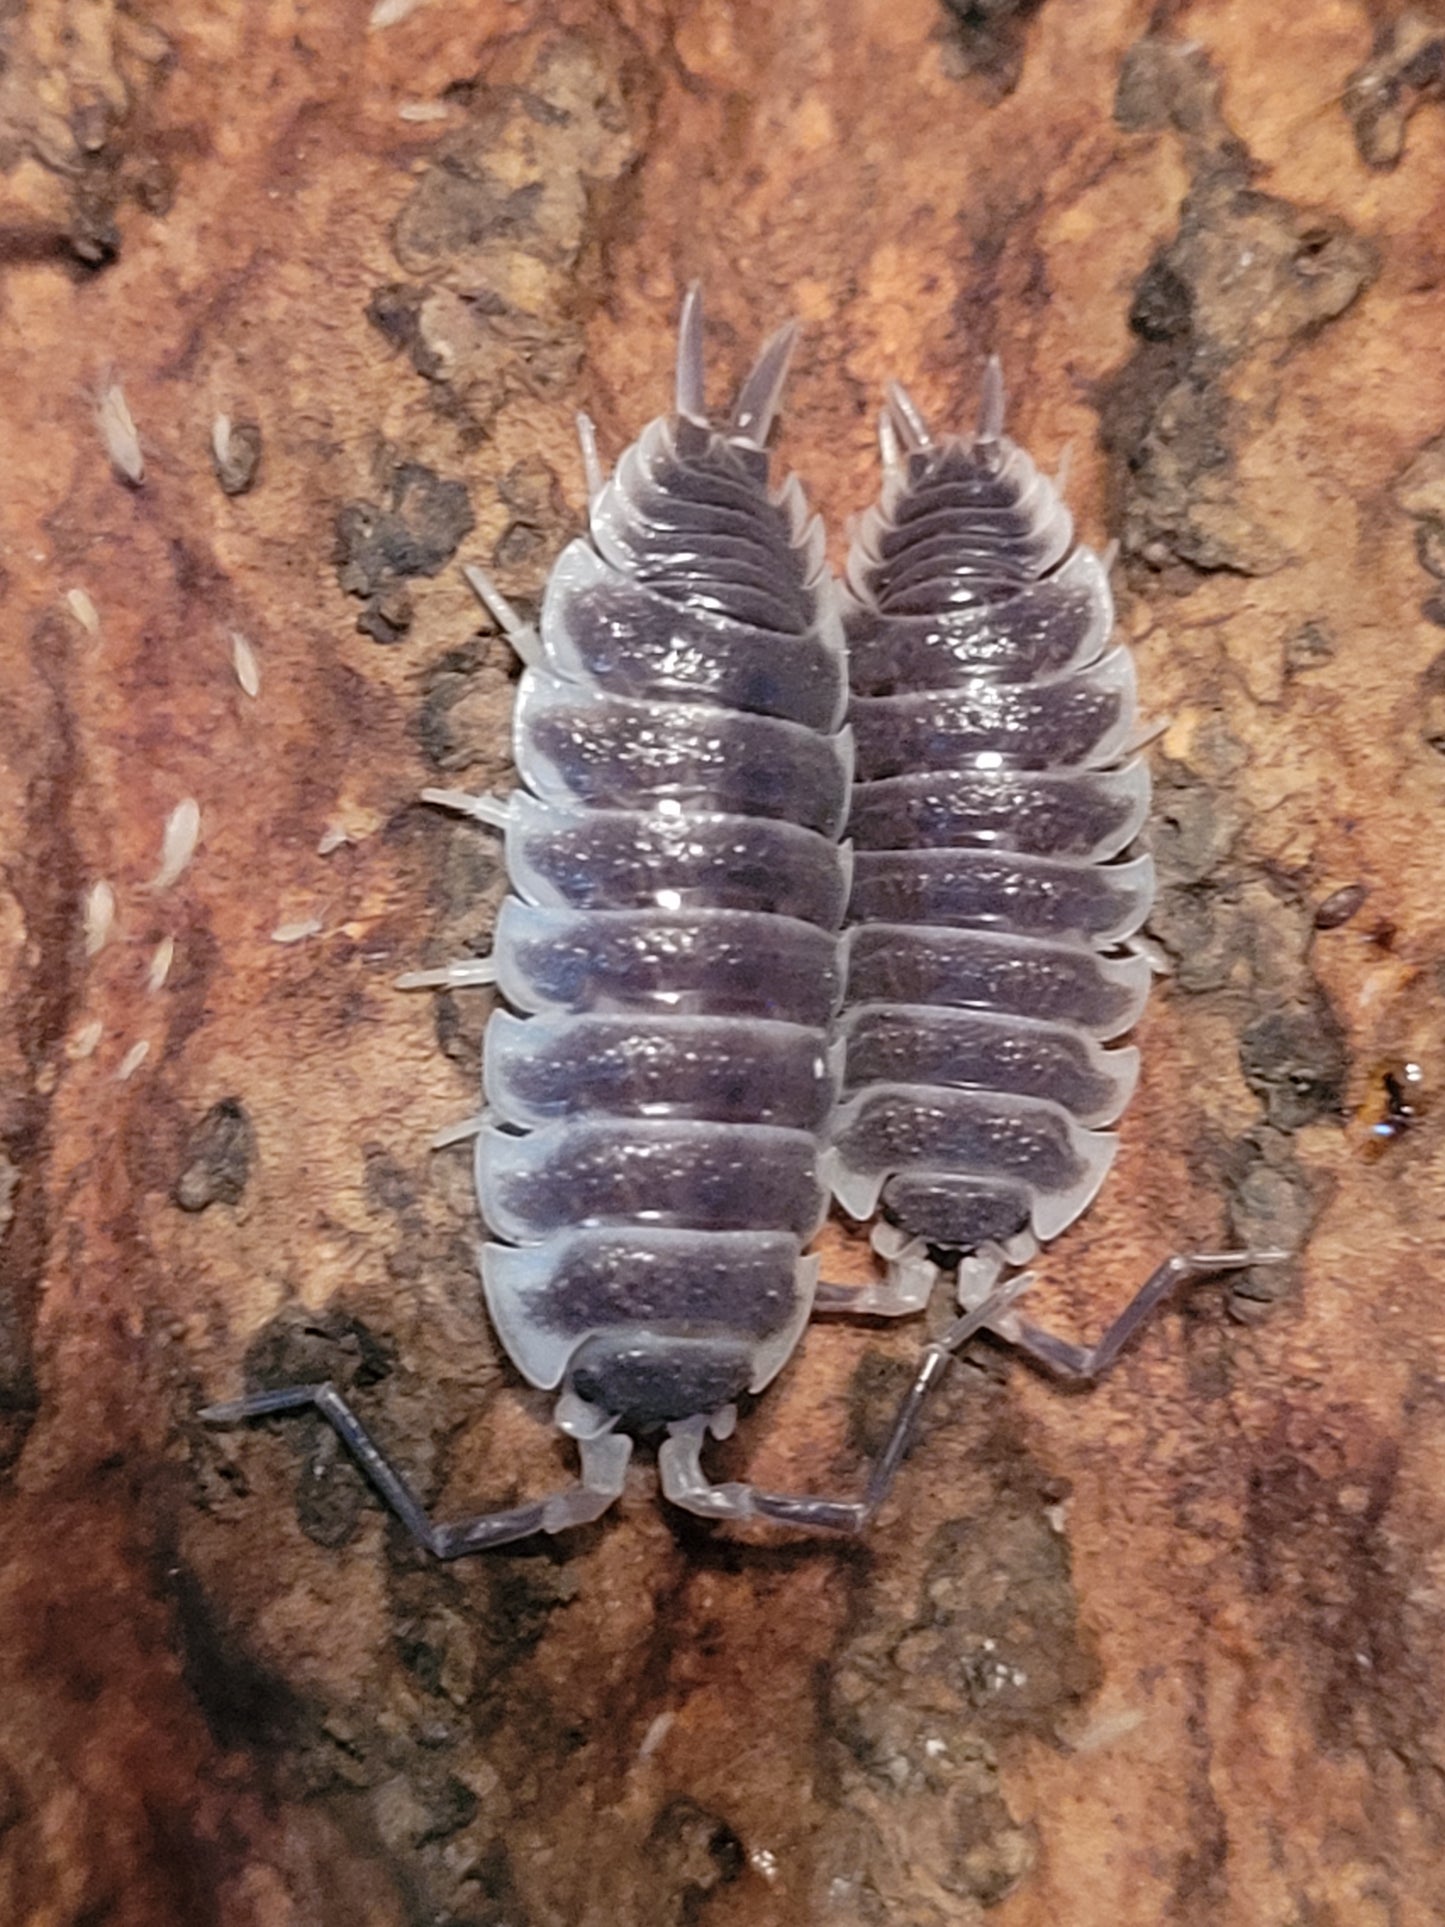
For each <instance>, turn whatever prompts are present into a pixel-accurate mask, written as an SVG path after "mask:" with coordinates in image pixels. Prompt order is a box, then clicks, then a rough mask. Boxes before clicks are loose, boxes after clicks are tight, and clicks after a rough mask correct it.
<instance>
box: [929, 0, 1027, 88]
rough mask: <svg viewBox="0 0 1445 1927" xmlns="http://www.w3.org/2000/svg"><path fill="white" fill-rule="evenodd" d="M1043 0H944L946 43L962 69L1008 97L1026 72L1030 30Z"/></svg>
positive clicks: (987, 86) (986, 86) (964, 72)
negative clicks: (1025, 65)
mask: <svg viewBox="0 0 1445 1927" xmlns="http://www.w3.org/2000/svg"><path fill="white" fill-rule="evenodd" d="M1043 4H1044V0H943V11H944V14H945V16H946V20H947V24H946V27H945V32H946V34H947V46H948V48H949V50H950V51H951V53H952V55H953V58H954V61H955V62H956V64H957V66H958V68H959V70H960V72H961V73H963V74H966V75H969V76H971V77H975V78H977V79H978V80H980V81H982V82H983V84H984V86H985V88H986V90H987V92H988V96H989V98H990V101H992V102H997V101H1000V100H1003V99H1005V98H1006V97H1007V96H1008V95H1009V94H1011V93H1012V92H1013V91H1014V89H1015V88H1016V87H1017V86H1018V84H1019V80H1020V78H1021V76H1022V74H1023V67H1024V55H1025V53H1026V52H1027V49H1028V33H1029V27H1030V25H1031V24H1032V22H1033V20H1034V17H1035V15H1036V14H1038V13H1039V11H1040V10H1041V8H1042V7H1043Z"/></svg>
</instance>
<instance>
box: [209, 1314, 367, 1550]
mask: <svg viewBox="0 0 1445 1927" xmlns="http://www.w3.org/2000/svg"><path fill="white" fill-rule="evenodd" d="M394 1363H395V1360H394V1357H393V1354H392V1352H391V1348H390V1347H389V1346H388V1345H386V1344H385V1343H383V1342H382V1341H381V1340H380V1339H378V1338H377V1337H376V1336H375V1335H374V1334H373V1333H372V1332H371V1331H370V1329H369V1328H368V1327H367V1326H366V1325H364V1324H363V1323H362V1322H361V1320H360V1319H359V1318H349V1317H347V1316H346V1315H345V1314H344V1313H340V1312H324V1313H321V1314H319V1315H318V1314H316V1313H314V1312H307V1311H302V1310H299V1309H297V1308H288V1309H287V1310H285V1311H283V1312H281V1313H279V1314H278V1316H277V1317H275V1318H273V1319H272V1321H271V1323H270V1324H269V1325H267V1326H266V1327H265V1329H264V1330H263V1331H262V1332H261V1333H260V1334H259V1335H258V1336H257V1337H256V1339H255V1340H254V1341H253V1342H252V1344H251V1345H250V1347H249V1348H248V1350H247V1353H246V1367H245V1382H246V1387H247V1390H248V1391H270V1390H272V1389H279V1388H280V1387H281V1386H283V1385H319V1384H321V1383H323V1382H325V1381H329V1382H330V1383H332V1384H334V1385H335V1386H337V1388H338V1389H339V1390H340V1391H341V1392H343V1393H344V1394H347V1395H349V1394H350V1393H351V1392H352V1391H353V1390H354V1389H356V1388H357V1387H361V1388H362V1389H365V1388H366V1387H368V1386H371V1385H375V1384H377V1383H379V1382H380V1381H381V1380H382V1379H384V1378H386V1377H387V1376H388V1375H389V1374H390V1372H391V1371H392V1370H393V1368H394ZM271 1423H273V1424H274V1425H275V1426H277V1427H278V1428H279V1429H280V1434H281V1436H282V1437H283V1438H285V1439H287V1440H288V1441H289V1442H290V1445H291V1450H292V1451H293V1452H296V1453H298V1454H299V1455H300V1458H301V1467H300V1471H299V1473H298V1475H297V1482H296V1513H297V1518H298V1520H299V1523H300V1526H301V1530H302V1531H303V1532H304V1533H305V1534H306V1536H307V1538H308V1539H310V1540H312V1541H313V1542H314V1543H315V1544H316V1545H319V1546H327V1547H331V1548H334V1547H337V1546H342V1545H346V1544H347V1543H348V1542H349V1541H350V1540H351V1539H352V1538H354V1537H355V1534H356V1531H357V1528H358V1526H359V1523H360V1519H361V1514H362V1512H363V1510H364V1508H365V1506H366V1501H367V1494H368V1490H369V1488H368V1487H367V1485H366V1482H365V1480H364V1478H363V1477H362V1474H361V1472H360V1471H359V1470H358V1469H357V1467H356V1466H355V1465H354V1464H353V1463H352V1461H351V1459H350V1457H349V1456H348V1454H347V1453H346V1452H345V1450H344V1449H343V1447H342V1445H341V1441H340V1440H339V1439H338V1438H337V1436H336V1434H335V1432H333V1431H332V1429H331V1427H330V1426H329V1425H328V1424H327V1423H326V1421H325V1420H324V1419H323V1418H321V1417H320V1416H319V1415H318V1414H317V1413H315V1412H312V1411H299V1412H295V1413H286V1414H284V1415H283V1416H281V1417H279V1418H277V1419H275V1420H273V1421H271Z"/></svg>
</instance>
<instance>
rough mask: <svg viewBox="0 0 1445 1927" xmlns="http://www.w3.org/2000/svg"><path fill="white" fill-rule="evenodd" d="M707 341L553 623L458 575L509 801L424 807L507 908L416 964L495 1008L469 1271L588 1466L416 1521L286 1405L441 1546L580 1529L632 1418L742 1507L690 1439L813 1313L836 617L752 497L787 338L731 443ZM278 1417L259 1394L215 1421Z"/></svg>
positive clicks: (759, 376)
mask: <svg viewBox="0 0 1445 1927" xmlns="http://www.w3.org/2000/svg"><path fill="white" fill-rule="evenodd" d="M701 325H702V323H701V308H700V303H699V300H698V298H697V295H696V293H695V292H694V293H693V294H692V295H690V296H689V298H688V300H687V302H686V304H685V306H684V311H683V319H682V326H681V339H680V344H679V355H678V378H677V406H676V411H675V413H674V414H673V415H672V416H671V417H670V418H667V419H662V420H657V421H654V422H653V423H652V424H651V425H650V426H649V427H648V428H646V429H645V430H644V431H643V433H642V434H641V436H640V437H639V438H638V440H637V441H636V442H635V443H634V444H633V445H632V447H630V448H629V449H628V450H627V451H626V453H625V454H624V455H623V456H622V458H621V459H620V461H619V462H618V464H617V468H616V472H615V474H614V475H613V477H612V478H611V480H607V481H604V479H603V477H602V475H601V471H600V468H599V466H598V463H597V459H596V454H595V444H594V443H593V439H592V436H591V430H590V425H589V424H584V427H583V449H584V457H585V459H586V462H587V467H588V478H589V493H590V516H589V534H588V536H587V537H585V538H582V539H579V540H578V541H576V542H574V543H572V545H571V546H570V547H569V548H568V549H566V550H565V551H564V553H563V555H562V556H561V558H560V559H559V561H558V562H557V565H556V567H555V568H554V570H553V572H552V575H551V577H550V580H549V582H548V585H547V590H546V595H545V598H544V602H543V607H542V615H541V622H540V629H539V630H538V631H534V630H532V629H531V628H529V627H528V626H527V625H525V624H523V623H522V622H520V621H519V620H518V619H517V617H516V615H515V613H514V612H513V611H512V610H511V609H510V608H509V607H508V605H507V604H506V602H505V600H504V599H503V598H502V597H501V596H500V595H499V594H498V593H497V591H496V590H495V588H494V587H493V585H492V584H491V583H490V582H488V581H487V579H486V578H485V577H482V576H481V575H480V574H479V573H477V572H475V571H469V574H470V575H471V578H472V580H473V584H474V586H475V587H476V588H477V590H478V593H479V594H480V595H481V596H482V598H483V600H484V601H486V602H487V603H488V604H489V606H490V607H491V608H492V609H493V611H494V613H495V614H496V615H497V616H498V618H499V620H500V621H501V623H502V626H503V627H504V629H505V630H506V632H507V634H508V635H509V637H510V638H511V640H512V642H513V645H514V646H515V648H516V649H517V651H518V653H519V654H520V655H521V656H522V658H523V660H524V662H525V663H526V668H525V671H524V673H523V676H522V680H521V685H520V687H519V690H518V694H517V702H516V710H515V725H514V757H515V762H516V766H517V770H518V773H519V775H520V777H521V780H522V787H521V788H520V789H519V790H518V791H517V792H516V793H515V794H514V795H513V796H512V797H510V798H507V799H499V798H487V797H481V798H468V797H465V796H458V795H455V794H453V793H451V792H432V793H430V794H431V795H432V796H433V799H434V800H436V801H440V802H443V803H448V804H451V805H452V806H454V807H457V808H460V809H463V810H465V811H467V812H469V813H470V814H472V815H474V816H476V817H478V818H480V819H481V820H483V821H484V822H487V823H489V824H492V825H494V826H496V827H499V828H501V829H502V830H503V832H504V834H505V840H506V841H505V849H506V859H507V868H508V875H509V878H510V882H511V885H512V894H511V895H510V896H509V897H508V898H507V900H506V902H505V904H504V905H503V908H502V911H501V914H500V916H499V918H498V921H497V927H496V934H495V940H494V947H493V951H492V954H491V956H490V957H489V958H486V959H484V960H481V961H480V962H469V963H465V964H460V965H454V966H447V967H444V968H442V969H441V970H438V971H433V972H421V973H418V974H417V975H416V976H415V977H413V978H411V979H409V980H407V981H409V982H411V983H414V984H426V983H436V984H450V985H455V986H459V987H460V986H465V985H469V984H480V983H495V985H496V986H497V987H498V989H499V990H500V991H501V993H502V995H503V997H504V998H505V1000H506V1004H507V1005H508V1006H510V1008H508V1009H500V1010H498V1011H497V1012H496V1013H495V1014H494V1015H493V1016H492V1018H491V1019H490V1021H489V1023H488V1026H487V1031H486V1037H485V1044H484V1092H485V1104H486V1108H485V1111H484V1112H483V1114H482V1116H481V1117H480V1118H479V1119H478V1120H476V1124H477V1130H476V1147H475V1158H476V1187H477V1197H478V1201H479V1204H480V1208H481V1215H482V1218H483V1220H484V1222H485V1224H486V1226H487V1228H488V1230H489V1232H490V1234H491V1236H490V1241H489V1242H488V1243H487V1244H486V1245H485V1247H484V1249H483V1253H482V1276H483V1282H484V1287H485V1293H486V1300H487V1305H488V1308H489V1311H490V1314H491V1318H492V1322H493V1324H494V1326H495V1329H496V1332H497V1335H498V1337H499V1339H500V1340H501V1343H502V1344H503V1346H504V1347H505V1348H506V1350H507V1352H508V1354H509V1355H510V1357H511V1358H512V1360H513V1362H514V1363H515V1365H516V1366H517V1368H518V1370H519V1371H520V1372H521V1373H522V1374H523V1376H524V1377H526V1378H527V1379H528V1380H529V1381H530V1382H531V1383H532V1384H533V1385H535V1386H538V1387H542V1388H545V1389H548V1390H556V1391H558V1392H559V1394H560V1395H559V1398H558V1402H557V1406H556V1422H557V1424H558V1426H559V1427H560V1428H561V1429H562V1430H563V1431H564V1432H565V1433H567V1434H569V1435H570V1436H571V1437H572V1438H573V1439H575V1440H576V1441H577V1443H578V1446H579V1450H580V1454H581V1461H582V1473H581V1478H580V1480H579V1481H578V1483H576V1484H575V1485H573V1486H571V1487H569V1488H567V1489H566V1490H565V1491H563V1492H560V1493H557V1494H555V1495H553V1496H552V1497H551V1498H549V1499H546V1500H542V1501H538V1502H535V1503H532V1504H528V1505H523V1506H519V1507H514V1508H510V1509H508V1510H506V1511H502V1512H496V1513H490V1514H486V1515H483V1516H482V1517H480V1518H476V1519H472V1520H467V1521H463V1522H460V1523H459V1524H456V1525H444V1526H438V1525H434V1524H433V1523H432V1522H431V1521H430V1520H428V1519H427V1517H426V1515H425V1513H424V1511H423V1510H422V1508H421V1506H420V1504H419V1502H418V1501H417V1500H416V1498H415V1496H414V1495H413V1494H412V1493H411V1491H410V1489H409V1488H408V1487H407V1486H406V1485H405V1482H404V1481H403V1480H402V1479H401V1478H400V1475H399V1474H397V1473H396V1472H395V1470H394V1469H393V1468H392V1467H391V1466H390V1465H389V1463H388V1462H387V1461H386V1460H385V1459H384V1458H383V1457H382V1455H381V1454H380V1452H379V1451H378V1449H377V1448H376V1447H375V1446H374V1445H373V1444H372V1443H371V1441H370V1440H369V1438H367V1436H366V1435H365V1433H364V1432H363V1431H362V1429H361V1427H360V1424H359V1422H358V1421H357V1420H356V1418H355V1416H354V1414H352V1413H351V1412H350V1411H349V1409H348V1408H347V1407H346V1406H345V1405H344V1403H343V1402H342V1401H341V1399H340V1396H339V1394H337V1393H336V1392H335V1391H334V1390H332V1389H331V1388H329V1387H328V1388H304V1387H303V1388H296V1392H295V1395H294V1396H292V1397H290V1403H292V1404H296V1403H306V1402H310V1403H312V1404H315V1405H317V1406H318V1407H319V1408H320V1409H321V1410H322V1411H323V1412H324V1413H325V1415H326V1416H327V1417H328V1418H329V1419H330V1421H331V1423H332V1424H333V1425H335V1426H336V1428H337V1430H338V1431H339V1432H341V1434H342V1436H343V1438H344V1439H346V1441H347V1443H348V1444H349V1445H350V1446H351V1448H352V1450H353V1451H354V1452H355V1453H356V1455H357V1457H358V1458H359V1459H360V1461H361V1463H362V1464H363V1466H364V1467H365V1469H366V1470H367V1472H368V1474H369V1475H370V1476H371V1477H372V1479H373V1480H374V1481H375V1482H376V1483H377V1484H378V1486H379V1487H380V1488H381V1490H382V1491H383V1493H384V1495H385V1496H386V1497H387V1498H388V1500H389V1501H390V1502H391V1503H392V1504H393V1506H394V1507H396V1509H397V1510H398V1511H399V1512H400V1513H401V1514H402V1516H403V1518H404V1519H405V1520H406V1521H407V1523H408V1524H409V1525H410V1526H411V1528H412V1530H413V1531H414V1533H415V1534H416V1536H417V1537H418V1538H419V1539H421V1540H422V1542H423V1543H424V1544H426V1545H428V1546H430V1547H431V1548H432V1549H433V1550H435V1551H437V1552H438V1553H440V1554H442V1555H444V1556H450V1555H454V1554H456V1553H461V1552H468V1551H473V1550H477V1549H479V1548H481V1547H483V1546H488V1545H497V1544H501V1543H504V1542H505V1541H507V1540H509V1539H515V1538H520V1537H523V1536H525V1535H527V1534H529V1533H532V1532H536V1531H538V1530H541V1531H547V1532H556V1531H560V1530H562V1529H563V1528H565V1527H568V1526H571V1525H575V1524H579V1523H581V1522H583V1521H585V1520H590V1519H593V1518H596V1517H597V1516H598V1515H599V1514H600V1513H602V1512H603V1511H605V1510H606V1508H607V1507H608V1506H609V1505H610V1504H611V1503H612V1501H613V1500H614V1499H615V1498H616V1496H617V1495H618V1493H619V1492H620V1491H621V1490H622V1484H623V1475H624V1471H625V1468H626V1465H627V1462H628V1457H629V1454H630V1450H631V1444H632V1434H633V1433H635V1432H655V1431H659V1430H665V1431H666V1433H667V1437H666V1438H665V1439H664V1440H663V1443H662V1445H661V1448H660V1465H661V1472H662V1480H663V1486H664V1490H665V1491H666V1492H667V1494H668V1496H669V1497H671V1498H673V1499H675V1500H676V1501H677V1502H678V1503H680V1504H682V1505H687V1506H691V1507H692V1509H694V1510H697V1511H702V1512H707V1513H711V1514H714V1515H720V1516H740V1515H744V1514H746V1513H748V1512H749V1511H751V1510H753V1509H754V1508H753V1507H752V1504H751V1499H750V1498H749V1499H743V1498H739V1497H738V1494H739V1493H741V1492H744V1491H747V1490H749V1489H747V1488H713V1487H710V1486H708V1485H707V1484H706V1481H705V1480H703V1479H702V1476H701V1473H700V1471H699V1470H698V1469H697V1466H696V1458H697V1453H698V1451H699V1450H700V1448H701V1444H702V1441H703V1439H704V1438H705V1437H706V1435H707V1433H708V1431H709V1430H710V1431H711V1432H712V1434H713V1435H714V1436H721V1435H724V1434H725V1433H726V1432H727V1430H729V1429H730V1427H731V1424H732V1421H733V1414H734V1408H735V1401H736V1400H737V1399H738V1398H739V1397H740V1396H741V1395H743V1394H745V1393H750V1392H757V1391H759V1390H761V1389H762V1388H763V1387H764V1386H765V1385H767V1384H768V1383H769V1381H770V1380H771V1379H772V1378H773V1377H774V1376H775V1375H776V1374H777V1372H778V1371H779V1370H780V1369H781V1368H782V1366H783V1364H784V1363H785V1362H786V1360H787V1359H788V1358H789V1356H790V1355H791V1354H792V1352H793V1350H794V1349H795V1347H796V1345H797V1343H798V1340H799V1337H800V1335H801V1333H802V1330H803V1327H804V1325H805V1324H806V1322H807V1320H808V1316H809V1313H810V1311H811V1309H812V1303H813V1296H814V1289H815V1284H816V1278H817V1260H816V1259H815V1258H810V1257H807V1256H805V1255H804V1254H805V1251H806V1248H807V1246H808V1244H809V1243H810V1242H811V1240H812V1238H813V1235H814V1233H815V1232H816V1231H817V1229H818V1227H819V1225H820V1223H821V1222H822V1218H823V1215H824V1212H825V1210H826V1205H827V1191H826V1187H825V1186H824V1185H823V1183H822V1182H821V1179H820V1176H819V1157H820V1153H821V1150H822V1146H823V1142H824V1135H825V1132H826V1128H827V1123H828V1118H829V1116H830V1113H831V1109H832V1105H833V1102H834V1099H835V1096H836V1089H837V1059H836V1053H835V1052H834V1051H833V1049H832V1048H831V1043H832V1027H833V1024H834V1021H835V1018H836V1015H837V1010H838V1005H839V1002H840V999H841V995H842V979H841V971H840V966H839V942H840V939H839V931H840V928H841V925H842V921H843V915H844V911H845V908H846V905H847V900H848V891H849V882H850V877H849V860H848V853H847V852H846V851H845V850H844V849H843V848H841V847H840V842H839V839H840V836H841V834H842V830H843V826H844V824H845V822H846V821H847V816H848V809H849V798H850V793H851V784H852V739H851V733H850V731H849V730H848V728H847V727H846V725H845V723H844V714H845V710H846V705H847V688H846V677H845V669H844V659H843V633H842V624H841V620H840V616H839V611H838V597H837V590H836V585H835V583H834V582H833V580H832V578H831V576H830V575H829V573H828V571H827V569H826V567H825V564H824V559H823V549H824V543H823V532H822V528H821V525H820V524H819V522H818V521H817V519H816V518H815V517H810V516H809V514H808V511H807V508H806V505H805V502H804V499H803V494H802V490H801V488H800V486H799V484H798V483H797V481H796V480H794V479H791V478H790V479H789V480H788V481H786V482H785V483H784V484H783V485H782V486H781V488H778V489H776V490H774V489H771V488H770V487H769V482H768V457H767V454H766V452H765V444H766V441H767V437H768V431H769V428H770V426H771V423H772V419H773V415H774V412H775V409H776V406H777V401H778V396H779V392H780V389H781V386H782V381H783V376H784V373H785V371H786V367H787V363H788V359H789V355H790V352H791V348H792V342H793V333H794V331H793V330H792V329H791V328H785V329H783V330H781V331H780V332H779V333H778V334H777V335H775V336H774V337H773V338H772V339H771V340H770V341H769V342H768V344H767V345H766V346H765V347H764V349H763V351H762V353H761V355H760V357H759V359H758V361H757V364H756V366H755V367H754V368H753V370H752V372H751V373H750V374H749V375H748V377H747V379H746V380H745V381H744V383H743V385H742V388H741V391H740V392H739V395H738V398H737V401H736V403H735V405H734V407H733V410H732V415H731V418H730V420H729V421H728V423H727V424H726V426H724V427H720V428H719V427H714V426H713V425H712V424H711V423H710V422H709V420H708V417H707V414H706V410H705V405H704V399H703V369H702V342H701ZM287 1403H288V1393H287V1392H284V1391H283V1392H281V1393H263V1394H259V1395H257V1397H255V1398H252V1399H249V1400H246V1401H243V1402H242V1403H241V1404H239V1405H236V1406H229V1407H224V1408H219V1410H217V1411H215V1412H213V1414H212V1416H213V1417H223V1416H242V1415H251V1414H255V1413H257V1412H260V1411H276V1410H282V1409H287ZM762 1496H763V1497H764V1498H766V1495H762ZM802 1503H803V1504H805V1505H806V1504H808V1503H810V1502H807V1501H804V1502H802ZM763 1509H765V1508H763ZM819 1523H822V1524H825V1525H826V1524H829V1523H832V1521H831V1520H830V1518H828V1517H827V1516H824V1517H823V1518H821V1520H820V1521H819Z"/></svg>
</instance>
